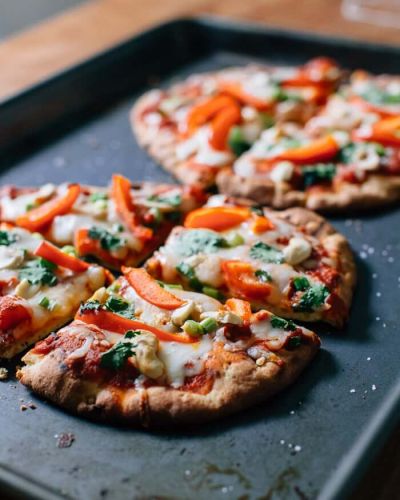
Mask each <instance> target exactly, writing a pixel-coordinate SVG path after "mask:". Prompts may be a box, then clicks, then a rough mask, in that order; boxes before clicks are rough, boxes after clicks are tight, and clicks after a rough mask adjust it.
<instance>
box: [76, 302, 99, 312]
mask: <svg viewBox="0 0 400 500" xmlns="http://www.w3.org/2000/svg"><path fill="white" fill-rule="evenodd" d="M100 308H101V304H100V302H99V301H98V300H88V301H87V302H85V303H84V304H81V307H80V312H82V313H85V312H89V311H98V310H99V309H100Z"/></svg>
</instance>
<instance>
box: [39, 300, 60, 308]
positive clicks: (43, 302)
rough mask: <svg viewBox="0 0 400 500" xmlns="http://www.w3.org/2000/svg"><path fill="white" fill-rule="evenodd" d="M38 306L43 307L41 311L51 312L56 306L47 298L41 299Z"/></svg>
mask: <svg viewBox="0 0 400 500" xmlns="http://www.w3.org/2000/svg"><path fill="white" fill-rule="evenodd" d="M39 305H40V306H41V307H43V309H47V310H48V311H52V310H53V309H54V308H55V306H56V305H57V303H56V302H54V301H53V300H50V299H49V298H48V297H43V298H42V300H41V301H40V302H39Z"/></svg>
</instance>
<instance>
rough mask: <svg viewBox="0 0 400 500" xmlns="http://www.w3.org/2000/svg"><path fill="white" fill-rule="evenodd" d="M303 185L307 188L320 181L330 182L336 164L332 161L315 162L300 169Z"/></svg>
mask: <svg viewBox="0 0 400 500" xmlns="http://www.w3.org/2000/svg"><path fill="white" fill-rule="evenodd" d="M302 173H303V179H304V187H305V188H308V187H310V186H313V185H314V184H319V183H321V182H330V181H332V179H333V178H334V177H335V174H336V165H334V164H333V163H317V164H316V165H308V166H305V167H303V169H302Z"/></svg>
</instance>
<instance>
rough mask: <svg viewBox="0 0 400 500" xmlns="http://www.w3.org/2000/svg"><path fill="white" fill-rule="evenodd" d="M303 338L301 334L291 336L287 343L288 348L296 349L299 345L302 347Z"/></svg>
mask: <svg viewBox="0 0 400 500" xmlns="http://www.w3.org/2000/svg"><path fill="white" fill-rule="evenodd" d="M301 340H302V339H301V337H300V335H293V337H289V338H288V341H287V344H286V348H287V349H289V350H290V349H296V348H297V347H300V346H301Z"/></svg>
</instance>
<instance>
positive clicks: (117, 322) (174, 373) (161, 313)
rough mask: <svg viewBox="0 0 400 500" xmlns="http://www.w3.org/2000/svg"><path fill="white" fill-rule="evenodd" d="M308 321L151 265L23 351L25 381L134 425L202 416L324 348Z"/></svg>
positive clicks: (273, 388) (264, 391) (236, 401)
mask: <svg viewBox="0 0 400 500" xmlns="http://www.w3.org/2000/svg"><path fill="white" fill-rule="evenodd" d="M319 344H320V342H319V339H318V337H317V335H316V334H315V333H312V332H311V331H310V330H308V329H306V328H304V327H300V326H297V325H295V324H294V323H293V322H292V321H287V320H284V319H283V318H279V317H277V316H274V315H273V314H272V313H270V312H268V311H265V310H262V311H259V312H257V313H252V311H251V308H250V304H249V303H248V302H245V301H242V300H238V299H231V300H230V301H227V302H226V304H225V305H222V304H221V303H220V302H219V301H218V300H216V299H214V298H211V297H209V296H207V295H204V294H200V293H194V292H188V291H184V290H182V289H180V288H179V287H176V286H174V287H172V286H169V285H167V284H165V283H158V282H157V281H155V280H154V279H153V278H151V277H150V276H149V275H148V274H147V273H146V271H145V270H144V269H133V268H124V269H123V276H122V277H121V278H119V279H118V280H117V281H116V282H114V284H112V285H111V286H109V287H108V288H107V289H105V288H102V289H100V290H98V291H97V292H96V293H95V294H94V296H93V298H92V299H90V300H89V301H88V302H86V303H85V304H83V305H82V306H81V308H80V310H79V312H78V314H77V316H76V318H75V321H74V322H73V323H71V324H70V325H68V326H66V327H64V328H63V329H61V330H59V331H58V332H57V333H54V334H52V335H50V336H49V337H48V338H47V339H45V340H43V341H41V342H39V343H38V344H37V345H36V346H35V347H34V348H33V349H31V350H30V351H29V352H28V353H27V354H26V355H25V356H24V358H23V361H24V362H25V366H23V367H22V368H21V369H20V370H19V371H18V373H17V376H18V378H19V380H20V381H21V382H22V383H23V384H25V385H26V386H28V387H29V388H31V389H32V390H33V391H35V392H36V393H38V394H39V395H41V396H43V397H45V398H47V399H49V400H50V401H53V402H55V403H56V404H58V405H60V406H61V407H63V408H66V409H68V410H70V411H73V412H75V413H78V414H79V415H83V416H88V417H91V418H95V419H99V420H103V421H107V422H115V421H116V422H123V423H126V424H128V425H142V426H146V427H148V426H163V425H171V424H182V423H199V422H203V421H207V420H211V419H213V418H216V417H219V416H222V415H227V414H230V413H233V412H235V411H238V410H240V409H243V408H246V407H248V406H249V405H251V404H254V403H257V402H261V401H264V400H266V399H267V398H268V397H270V396H271V395H273V394H276V393H277V392H279V391H280V390H282V389H283V388H284V387H286V386H287V385H289V384H290V383H292V382H293V381H294V380H295V379H296V377H297V376H298V375H299V373H300V372H301V370H302V369H303V368H304V367H305V366H306V365H307V364H308V363H309V362H310V360H311V359H312V358H313V356H314V355H315V353H316V352H317V350H318V347H319Z"/></svg>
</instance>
